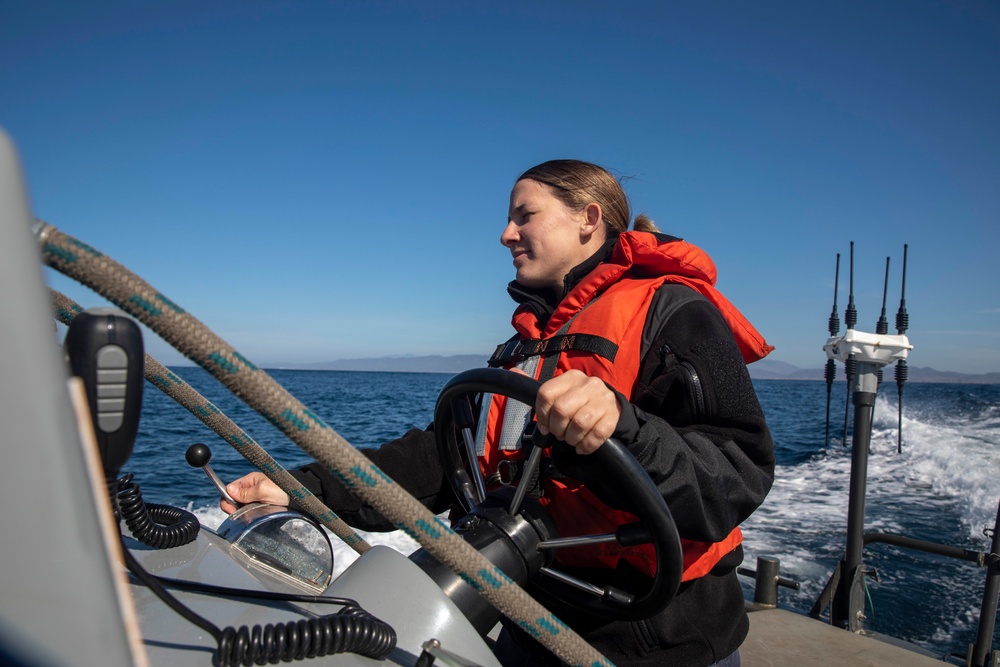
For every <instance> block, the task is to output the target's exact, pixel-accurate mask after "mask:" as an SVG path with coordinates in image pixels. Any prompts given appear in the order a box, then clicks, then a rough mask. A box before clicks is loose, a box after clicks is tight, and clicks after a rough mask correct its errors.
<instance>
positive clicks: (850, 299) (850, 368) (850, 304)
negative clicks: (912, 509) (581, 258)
mask: <svg viewBox="0 0 1000 667" xmlns="http://www.w3.org/2000/svg"><path fill="white" fill-rule="evenodd" d="M850 267H851V270H850V281H849V285H850V291H849V292H848V294H847V308H846V309H845V310H844V324H846V325H847V330H848V331H851V330H852V329H854V325H855V324H857V323H858V309H857V308H855V307H854V241H851V263H850ZM857 369H858V360H857V359H856V358H855V356H854V355H853V354H851V355H849V356H848V357H847V359H846V360H845V361H844V375H846V376H847V400H846V401H844V435H843V437H842V439H841V444H842V445H843V446H844V447H847V420H848V416H849V415H850V412H851V382H853V381H854V374H855V373H856V372H857Z"/></svg>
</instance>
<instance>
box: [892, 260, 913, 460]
mask: <svg viewBox="0 0 1000 667" xmlns="http://www.w3.org/2000/svg"><path fill="white" fill-rule="evenodd" d="M909 247H910V246H909V244H907V243H904V244H903V287H902V289H901V290H900V293H899V310H897V311H896V333H897V334H899V335H900V336H902V335H903V334H905V333H906V330H907V329H909V328H910V316H909V315H908V314H907V313H906V255H907V251H908V250H909ZM907 375H909V369H908V368H907V366H906V359H900V360H899V361H897V362H896V368H895V376H896V393H897V395H898V396H899V404H898V406H897V409H898V413H897V426H896V453H897V454H901V453H902V452H903V385H904V384H906V377H907Z"/></svg>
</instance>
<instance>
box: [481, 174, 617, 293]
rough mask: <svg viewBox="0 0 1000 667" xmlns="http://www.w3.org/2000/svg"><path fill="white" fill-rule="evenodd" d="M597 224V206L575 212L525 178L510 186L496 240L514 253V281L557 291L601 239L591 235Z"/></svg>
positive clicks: (526, 285)
mask: <svg viewBox="0 0 1000 667" xmlns="http://www.w3.org/2000/svg"><path fill="white" fill-rule="evenodd" d="M595 218H596V219H595ZM602 224H603V223H602V221H601V209H600V206H598V205H597V204H590V205H588V206H587V207H586V208H584V210H582V211H574V210H573V209H571V208H569V207H568V206H566V205H565V204H563V203H562V202H561V201H559V199H557V198H556V196H555V195H553V194H552V190H551V189H550V188H549V186H547V185H544V184H542V183H539V182H538V181H532V180H529V179H524V180H520V181H518V182H517V183H515V184H514V189H513V190H511V193H510V209H509V210H508V212H507V226H506V227H505V228H504V230H503V233H502V234H501V235H500V243H502V244H503V245H504V246H506V247H507V248H509V249H510V253H511V255H512V256H513V257H514V268H515V269H516V270H517V274H516V280H517V282H519V283H520V284H522V285H524V286H525V287H531V288H536V289H537V288H555V289H556V290H562V288H563V278H565V277H566V274H567V273H568V272H569V270H570V269H572V268H573V267H574V266H576V265H578V264H580V263H581V262H582V261H584V260H585V259H587V258H588V257H590V256H591V255H592V254H593V253H594V252H596V250H597V247H599V246H600V243H602V242H603V238H600V239H598V238H596V236H597V234H595V233H598V230H599V229H601V225H602ZM598 234H599V233H598Z"/></svg>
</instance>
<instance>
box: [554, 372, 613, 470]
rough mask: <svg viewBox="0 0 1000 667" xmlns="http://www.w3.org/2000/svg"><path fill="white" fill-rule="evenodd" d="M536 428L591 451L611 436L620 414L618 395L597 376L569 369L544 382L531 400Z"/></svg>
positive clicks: (579, 449)
mask: <svg viewBox="0 0 1000 667" xmlns="http://www.w3.org/2000/svg"><path fill="white" fill-rule="evenodd" d="M535 417H536V419H537V420H538V430H539V431H541V432H542V434H543V435H548V434H550V433H551V434H552V435H553V436H555V437H556V438H558V439H559V440H562V441H563V442H565V443H566V444H568V445H570V446H571V447H573V448H574V449H575V450H576V453H577V454H592V453H594V452H595V451H597V449H598V448H599V447H600V446H601V445H603V444H604V441H605V440H607V439H608V438H610V437H611V435H612V434H613V433H614V432H615V428H616V427H617V426H618V419H619V417H621V406H620V405H619V404H618V397H617V396H616V395H615V393H614V392H613V391H611V390H610V389H608V386H607V385H606V384H604V382H602V381H601V380H599V379H597V378H595V377H590V376H589V375H585V374H584V373H582V372H581V371H578V370H569V371H566V372H565V373H563V374H562V375H558V376H556V377H554V378H552V379H551V380H548V381H547V382H544V383H543V384H542V386H541V388H540V389H539V390H538V399H537V400H536V401H535Z"/></svg>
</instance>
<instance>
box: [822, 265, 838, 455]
mask: <svg viewBox="0 0 1000 667" xmlns="http://www.w3.org/2000/svg"><path fill="white" fill-rule="evenodd" d="M839 284H840V253H839V252H838V253H837V266H836V268H835V269H834V272H833V310H831V311H830V319H829V321H828V328H829V331H830V337H831V338H833V337H834V336H836V335H837V334H838V333H840V316H839V315H838V314H837V290H838V286H839ZM823 376H824V377H825V378H826V445H825V446H826V447H829V446H830V392H831V390H832V389H833V380H834V378H835V377H836V376H837V362H835V361H834V360H833V359H832V358H828V359H827V360H826V368H825V369H824V370H823Z"/></svg>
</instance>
